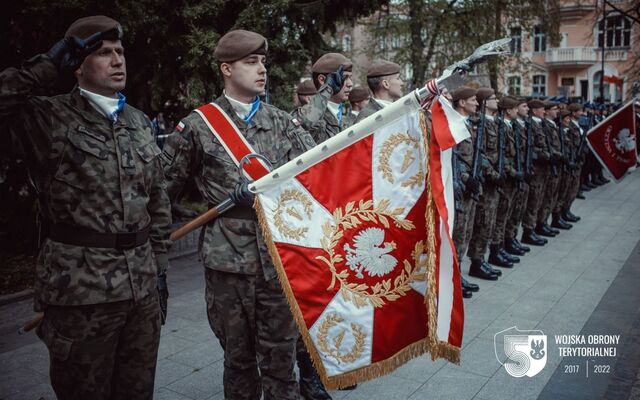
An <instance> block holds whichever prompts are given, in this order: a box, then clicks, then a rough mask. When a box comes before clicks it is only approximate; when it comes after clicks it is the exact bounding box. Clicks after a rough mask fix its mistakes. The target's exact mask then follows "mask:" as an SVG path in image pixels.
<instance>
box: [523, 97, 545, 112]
mask: <svg viewBox="0 0 640 400" xmlns="http://www.w3.org/2000/svg"><path fill="white" fill-rule="evenodd" d="M527 104H528V105H529V108H530V109H532V110H533V109H534V108H545V104H544V101H542V100H538V99H533V100H529V102H528V103H527Z"/></svg>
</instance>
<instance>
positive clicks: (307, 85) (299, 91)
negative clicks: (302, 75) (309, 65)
mask: <svg viewBox="0 0 640 400" xmlns="http://www.w3.org/2000/svg"><path fill="white" fill-rule="evenodd" d="M316 92H317V91H316V86H315V85H314V84H313V81H312V80H311V79H306V80H304V81H302V82H300V83H299V84H298V87H297V88H296V96H297V98H298V104H299V105H300V106H304V105H306V104H309V102H311V99H312V98H313V96H315V94H316Z"/></svg>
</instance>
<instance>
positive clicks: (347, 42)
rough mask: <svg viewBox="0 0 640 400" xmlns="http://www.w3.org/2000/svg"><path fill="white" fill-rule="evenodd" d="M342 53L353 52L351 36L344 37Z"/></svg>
mask: <svg viewBox="0 0 640 400" xmlns="http://www.w3.org/2000/svg"><path fill="white" fill-rule="evenodd" d="M342 51H344V52H347V53H348V52H350V51H351V36H349V35H344V36H343V37H342Z"/></svg>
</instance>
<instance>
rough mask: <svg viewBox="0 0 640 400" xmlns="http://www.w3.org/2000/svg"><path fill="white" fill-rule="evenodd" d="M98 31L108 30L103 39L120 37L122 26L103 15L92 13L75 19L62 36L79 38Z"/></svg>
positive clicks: (84, 37)
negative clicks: (89, 15)
mask: <svg viewBox="0 0 640 400" xmlns="http://www.w3.org/2000/svg"><path fill="white" fill-rule="evenodd" d="M98 32H105V33H106V32H108V33H107V34H106V35H105V36H104V39H110V40H118V39H122V26H121V25H120V23H118V21H116V20H114V19H111V18H109V17H105V16H104V15H93V16H91V17H84V18H79V19H77V20H75V21H74V22H73V23H72V24H71V26H69V28H68V29H67V32H66V33H65V34H64V37H71V36H75V37H77V38H79V39H86V38H88V37H89V36H91V35H93V34H95V33H98Z"/></svg>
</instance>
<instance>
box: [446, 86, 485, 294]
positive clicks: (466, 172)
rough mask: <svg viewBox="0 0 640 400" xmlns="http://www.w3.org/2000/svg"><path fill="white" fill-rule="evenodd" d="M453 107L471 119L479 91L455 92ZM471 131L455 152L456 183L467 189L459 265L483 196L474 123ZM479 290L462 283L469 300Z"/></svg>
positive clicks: (459, 223) (459, 214) (460, 211)
mask: <svg viewBox="0 0 640 400" xmlns="http://www.w3.org/2000/svg"><path fill="white" fill-rule="evenodd" d="M451 96H452V101H453V107H454V108H455V110H456V111H458V113H460V114H461V115H462V116H463V117H469V116H470V115H472V114H473V113H475V112H476V110H477V108H478V101H477V100H476V89H473V88H470V87H461V88H458V89H456V90H455V91H454V92H453V93H452V95H451ZM467 129H469V133H470V134H471V137H470V138H467V139H465V140H463V141H462V142H460V143H458V144H457V145H456V147H455V148H454V151H453V156H452V157H454V160H453V162H454V168H453V169H454V173H455V174H456V179H454V184H456V183H455V182H456V181H460V182H461V185H462V187H464V190H462V193H461V194H459V195H458V196H457V197H458V198H456V199H455V201H456V202H458V203H459V204H457V205H456V212H455V216H454V222H453V244H454V246H455V248H456V255H457V257H458V261H459V263H461V262H462V258H463V256H464V255H465V253H466V251H467V247H468V246H469V241H470V240H471V236H472V234H473V222H474V218H475V209H476V200H475V199H474V197H475V198H477V197H478V196H479V195H480V193H481V187H480V181H479V180H477V179H476V178H474V177H473V176H472V175H471V169H472V164H473V153H474V139H475V130H474V129H472V127H471V125H470V123H468V124H467ZM473 290H477V289H473V288H472V287H470V285H469V283H468V282H464V281H462V294H463V296H464V297H465V298H470V297H471V296H472V291H473Z"/></svg>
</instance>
